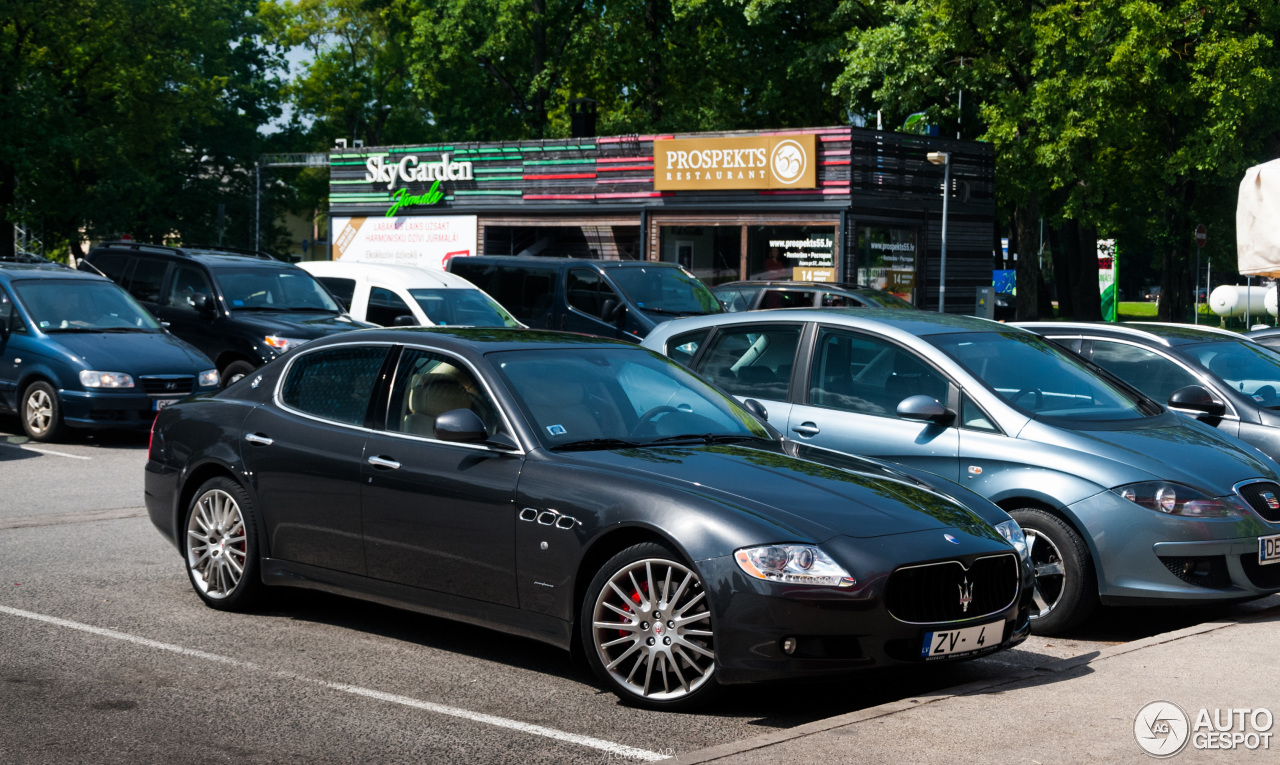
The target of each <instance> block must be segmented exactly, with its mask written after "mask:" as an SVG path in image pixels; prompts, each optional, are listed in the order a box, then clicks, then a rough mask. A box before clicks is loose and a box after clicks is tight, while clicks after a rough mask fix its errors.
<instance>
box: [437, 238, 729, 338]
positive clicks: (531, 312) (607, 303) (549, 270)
mask: <svg viewBox="0 0 1280 765" xmlns="http://www.w3.org/2000/svg"><path fill="white" fill-rule="evenodd" d="M449 272H450V273H454V274H457V275H458V276H461V277H463V278H464V279H466V280H467V281H469V282H471V283H472V284H474V285H476V286H477V287H479V288H480V289H482V290H484V291H485V292H486V293H487V294H489V295H492V296H493V297H494V298H496V299H497V301H498V302H499V303H501V304H502V306H503V307H504V308H506V309H507V310H508V311H509V312H510V313H511V315H512V316H515V317H516V318H517V319H519V320H520V321H521V322H523V323H524V324H526V325H527V326H530V327H535V328H538V329H559V330H564V331H568V332H582V333H586V334H589V335H600V336H602V337H613V338H618V339H621V340H630V341H632V342H639V340H640V338H642V337H644V336H645V335H647V334H648V333H649V331H650V330H652V329H653V328H654V327H655V326H657V325H658V324H659V323H661V322H663V321H666V320H667V319H670V318H672V317H674V316H701V315H703V314H708V313H720V312H721V311H723V310H724V309H723V308H721V307H720V302H719V301H718V300H716V299H715V296H714V295H712V294H711V291H710V290H708V289H707V286H706V285H705V284H703V283H702V282H701V281H699V280H698V277H696V276H694V275H693V274H691V273H689V272H688V271H686V270H685V269H684V268H681V267H680V266H678V265H675V264H674V263H655V262H650V261H636V260H583V259H580V258H542V257H503V256H487V255H486V256H479V257H470V258H453V259H451V260H450V261H449Z"/></svg>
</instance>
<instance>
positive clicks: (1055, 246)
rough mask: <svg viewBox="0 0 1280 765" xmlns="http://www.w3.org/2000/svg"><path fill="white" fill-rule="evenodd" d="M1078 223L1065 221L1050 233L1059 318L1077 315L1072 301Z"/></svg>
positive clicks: (1050, 248)
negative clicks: (1076, 227)
mask: <svg viewBox="0 0 1280 765" xmlns="http://www.w3.org/2000/svg"><path fill="white" fill-rule="evenodd" d="M1075 225H1076V222H1075V221H1073V220H1065V221H1063V222H1062V225H1061V226H1058V227H1057V228H1055V229H1052V230H1050V231H1049V250H1050V252H1051V253H1052V255H1053V282H1054V285H1055V286H1057V288H1058V318H1062V319H1069V318H1073V317H1074V316H1075V315H1076V306H1075V302H1074V301H1072V299H1071V297H1072V289H1071V285H1072V284H1073V283H1074V273H1075V272H1074V270H1073V268H1072V267H1073V266H1074V265H1075V250H1076V229H1075Z"/></svg>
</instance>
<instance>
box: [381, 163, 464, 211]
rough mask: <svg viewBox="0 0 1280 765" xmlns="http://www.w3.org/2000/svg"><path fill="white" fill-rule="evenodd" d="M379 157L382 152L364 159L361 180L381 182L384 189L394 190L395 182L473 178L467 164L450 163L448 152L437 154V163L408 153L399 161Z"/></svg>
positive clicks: (426, 181)
mask: <svg viewBox="0 0 1280 765" xmlns="http://www.w3.org/2000/svg"><path fill="white" fill-rule="evenodd" d="M382 157H383V155H381V154H378V155H376V156H373V157H369V159H368V160H366V161H365V163H364V167H365V175H364V181H365V183H385V184H387V190H388V191H390V190H392V189H394V188H395V187H396V183H397V182H402V183H406V184H408V183H415V182H416V183H431V182H432V181H470V180H474V177H473V176H472V174H471V163H470V162H454V161H452V160H451V159H450V158H449V153H448V152H445V153H443V154H441V155H440V161H439V162H419V161H418V157H417V156H416V155H414V154H408V155H406V156H403V157H401V158H400V161H399V162H394V163H392V164H387V163H386V162H384V161H383V159H382ZM437 201H439V200H437Z"/></svg>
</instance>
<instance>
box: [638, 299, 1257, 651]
mask: <svg viewBox="0 0 1280 765" xmlns="http://www.w3.org/2000/svg"><path fill="white" fill-rule="evenodd" d="M644 346H645V347H648V348H652V349H654V350H659V351H662V352H664V353H666V354H668V355H669V356H671V357H672V358H674V359H676V360H678V361H680V362H681V363H683V364H685V365H687V366H689V367H690V368H691V369H693V370H694V371H696V372H698V373H700V374H702V375H704V376H705V377H707V378H708V379H710V380H711V381H713V382H714V383H716V384H717V385H719V386H720V387H722V388H723V389H725V390H727V391H729V392H730V393H732V394H734V395H736V396H740V397H751V398H753V399H757V400H759V402H760V403H761V404H763V405H764V406H765V408H766V409H767V410H768V412H769V421H770V422H772V423H774V424H775V425H776V426H777V427H778V428H780V429H785V431H786V432H787V433H788V435H791V436H793V437H795V438H797V439H798V440H800V441H802V442H804V443H807V444H812V445H814V446H819V447H822V448H826V449H832V450H835V451H839V452H845V453H850V454H862V455H869V456H872V457H877V458H882V459H887V460H893V461H896V462H901V463H903V464H906V465H910V466H912V467H915V468H919V469H922V470H928V471H930V472H933V473H936V474H938V475H940V476H942V477H944V478H946V479H949V480H954V481H960V482H963V483H964V484H965V486H967V487H968V488H970V489H972V490H973V491H975V492H976V493H978V494H980V495H982V496H984V497H987V498H988V499H990V500H992V501H993V502H995V503H996V504H997V505H999V506H1000V507H1002V508H1004V509H1005V510H1006V511H1007V512H1008V513H1009V514H1010V515H1011V516H1013V518H1014V519H1015V520H1017V521H1018V523H1019V525H1021V526H1022V527H1023V529H1025V531H1026V534H1027V539H1028V546H1029V547H1030V548H1031V560H1032V562H1033V564H1034V565H1035V572H1036V580H1035V581H1036V585H1035V590H1036V592H1035V602H1036V611H1035V613H1034V615H1033V617H1032V628H1033V629H1034V630H1036V631H1038V632H1042V633H1045V634H1053V633H1057V632H1061V631H1064V630H1066V629H1069V628H1070V627H1071V626H1073V625H1074V624H1076V623H1078V622H1079V621H1080V620H1081V619H1083V618H1084V617H1085V616H1086V615H1087V614H1089V613H1090V611H1091V610H1092V609H1093V607H1094V605H1095V603H1096V602H1098V600H1099V599H1101V602H1103V603H1107V604H1125V603H1131V604H1132V603H1141V604H1185V603H1195V602H1208V601H1236V600H1243V599H1248V598H1253V597H1260V596H1263V595H1267V594H1270V593H1274V592H1277V591H1280V566H1274V565H1267V564H1270V563H1273V562H1274V561H1275V560H1276V557H1275V556H1273V555H1272V554H1271V553H1269V552H1267V550H1269V549H1270V550H1272V551H1274V548H1275V546H1276V543H1277V542H1278V541H1280V502H1276V499H1275V498H1276V497H1280V475H1278V471H1280V467H1278V466H1277V465H1276V463H1275V462H1273V461H1272V460H1271V459H1269V458H1268V457H1267V456H1266V455H1264V454H1263V453H1262V452H1260V451H1258V450H1257V449H1255V448H1253V447H1251V446H1249V445H1247V444H1245V443H1243V442H1241V441H1240V440H1238V439H1236V438H1234V437H1232V436H1230V435H1228V434H1226V433H1223V432H1221V431H1219V430H1216V429H1215V428H1213V427H1211V426H1209V425H1206V424H1204V423H1200V422H1196V421H1195V420H1193V419H1191V418H1188V417H1184V416H1182V415H1180V414H1177V413H1175V412H1171V411H1168V410H1166V409H1164V408H1163V407H1161V406H1160V405H1159V404H1158V403H1157V402H1155V401H1153V400H1152V399H1150V398H1148V397H1146V396H1144V395H1142V394H1141V393H1140V392H1138V391H1137V390H1134V389H1133V388H1130V387H1129V386H1127V385H1125V384H1124V383H1122V382H1120V381H1118V380H1116V379H1115V378H1112V377H1110V376H1107V375H1106V374H1105V373H1101V376H1100V374H1099V373H1097V372H1095V368H1093V367H1091V365H1089V364H1088V362H1085V361H1084V360H1083V359H1080V358H1079V357H1078V356H1075V355H1074V354H1071V353H1069V352H1068V351H1066V350H1063V349H1061V348H1059V347H1058V346H1056V345H1054V344H1053V343H1051V342H1049V341H1047V340H1045V339H1043V338H1041V337H1039V336H1037V335H1035V334H1033V333H1031V332H1028V331H1026V330H1022V329H1018V328H1014V327H1009V326H1007V325H1004V324H999V323H996V322H991V321H987V320H984V319H975V318H970V317H963V316H947V315H939V314H935V313H930V312H924V311H920V312H914V313H908V312H905V311H880V310H874V309H858V310H850V309H829V310H823V311H814V310H803V309H796V310H786V311H771V312H767V313H763V312H762V313H755V314H733V315H726V316H712V317H706V318H693V319H683V320H680V321H673V322H669V323H667V324H664V325H663V326H661V327H659V328H658V329H657V330H655V331H654V332H653V333H652V334H650V336H649V337H648V338H646V339H645V342H644ZM1269 497H1270V498H1269ZM1267 540H1271V541H1270V544H1271V545H1272V546H1271V547H1270V548H1268V547H1267V544H1268V541H1267Z"/></svg>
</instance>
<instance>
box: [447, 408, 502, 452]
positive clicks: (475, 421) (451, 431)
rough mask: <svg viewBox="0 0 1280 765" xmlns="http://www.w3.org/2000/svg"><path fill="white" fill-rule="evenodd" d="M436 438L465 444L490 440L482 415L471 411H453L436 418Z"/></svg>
mask: <svg viewBox="0 0 1280 765" xmlns="http://www.w3.org/2000/svg"><path fill="white" fill-rule="evenodd" d="M436 438H438V439H440V440H441V441H454V442H457V443H464V444H477V443H481V442H483V441H485V440H487V439H488V438H489V431H487V430H485V427H484V423H483V422H481V421H480V415H478V414H476V413H475V412H473V411H471V410H470V409H451V410H449V411H447V412H445V413H444V414H442V415H440V416H439V417H437V418H436Z"/></svg>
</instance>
